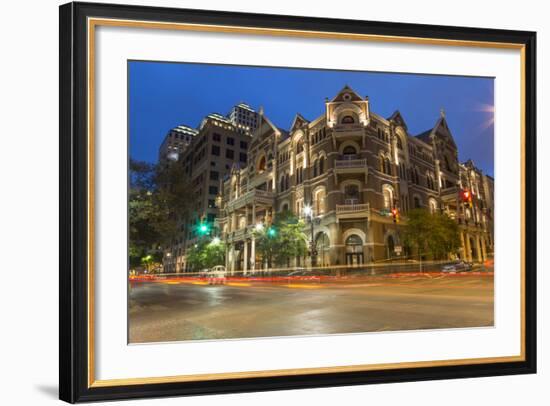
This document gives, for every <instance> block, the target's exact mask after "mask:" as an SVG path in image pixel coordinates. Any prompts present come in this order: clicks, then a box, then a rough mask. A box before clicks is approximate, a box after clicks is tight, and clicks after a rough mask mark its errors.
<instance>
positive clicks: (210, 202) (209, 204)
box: [208, 199, 216, 209]
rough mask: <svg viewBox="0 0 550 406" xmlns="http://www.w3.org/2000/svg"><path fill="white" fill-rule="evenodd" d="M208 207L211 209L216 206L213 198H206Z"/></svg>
mask: <svg viewBox="0 0 550 406" xmlns="http://www.w3.org/2000/svg"><path fill="white" fill-rule="evenodd" d="M208 207H209V208H211V209H215V208H216V201H215V200H214V199H208Z"/></svg>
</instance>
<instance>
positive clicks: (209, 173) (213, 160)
mask: <svg viewBox="0 0 550 406" xmlns="http://www.w3.org/2000/svg"><path fill="white" fill-rule="evenodd" d="M239 106H240V105H239ZM237 107H238V106H236V108H233V109H232V110H231V111H232V112H234V111H238V110H239V109H243V108H244V107H238V108H237ZM247 109H250V108H249V107H247ZM250 111H251V112H253V113H254V111H253V110H252V109H250ZM246 122H249V121H246ZM242 129H243V128H242V127H241V128H239V127H238V125H237V124H236V123H235V122H233V121H232V120H231V119H230V118H229V117H227V116H224V115H221V114H218V113H213V114H209V115H208V116H206V117H204V119H203V120H202V121H201V123H200V126H199V128H198V130H194V131H196V132H197V133H196V135H195V136H193V138H192V142H191V144H190V145H189V146H188V147H187V148H186V149H185V150H184V151H183V152H182V153H181V155H180V156H179V159H178V163H179V164H181V165H182V166H183V168H184V173H185V177H186V178H187V183H189V185H190V187H189V190H188V193H189V194H188V195H187V196H182V198H185V199H189V198H190V196H191V197H192V210H191V212H192V213H193V214H192V215H191V216H190V217H189V218H185V219H180V220H179V221H178V223H179V224H178V227H179V230H180V232H179V235H178V236H177V237H176V238H175V240H174V241H173V244H171V246H170V247H168V248H167V249H166V251H165V257H164V261H163V265H164V272H182V271H184V270H185V268H186V256H185V254H186V251H187V249H188V248H189V247H191V246H192V245H193V244H195V243H196V241H197V238H198V236H197V224H200V223H207V224H209V225H213V223H214V220H215V218H216V216H217V212H218V209H217V208H216V202H215V200H216V196H217V195H218V194H219V193H220V185H221V184H222V182H223V179H224V178H225V177H226V175H227V174H228V173H229V172H230V170H231V168H245V167H246V165H247V151H248V148H249V146H250V141H251V136H250V132H249V131H241V130H242Z"/></svg>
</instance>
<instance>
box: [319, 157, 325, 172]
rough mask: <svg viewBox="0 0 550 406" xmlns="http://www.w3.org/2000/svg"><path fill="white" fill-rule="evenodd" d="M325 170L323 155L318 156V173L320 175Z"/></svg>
mask: <svg viewBox="0 0 550 406" xmlns="http://www.w3.org/2000/svg"><path fill="white" fill-rule="evenodd" d="M324 171H325V157H324V156H322V157H321V158H319V175H322V174H323V172H324Z"/></svg>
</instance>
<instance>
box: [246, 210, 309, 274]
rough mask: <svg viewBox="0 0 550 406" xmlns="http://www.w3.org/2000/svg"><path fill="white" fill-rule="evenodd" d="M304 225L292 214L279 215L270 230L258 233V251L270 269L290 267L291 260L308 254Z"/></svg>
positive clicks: (265, 229)
mask: <svg viewBox="0 0 550 406" xmlns="http://www.w3.org/2000/svg"><path fill="white" fill-rule="evenodd" d="M303 229H304V223H303V221H301V220H299V219H298V218H297V217H296V216H294V215H293V214H292V213H291V212H289V211H287V212H283V213H281V214H279V215H278V216H277V217H276V219H275V222H274V223H273V224H272V225H271V226H270V227H268V228H264V229H262V230H259V231H256V249H257V250H258V251H259V253H260V255H262V258H263V260H264V261H267V264H268V267H270V268H271V267H272V266H273V265H274V264H276V265H278V266H288V265H289V262H290V259H291V258H295V257H299V256H304V255H306V253H307V237H306V235H305V234H304V232H303Z"/></svg>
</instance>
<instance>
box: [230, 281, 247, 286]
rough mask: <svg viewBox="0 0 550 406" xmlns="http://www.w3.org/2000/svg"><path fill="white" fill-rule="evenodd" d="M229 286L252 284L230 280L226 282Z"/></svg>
mask: <svg viewBox="0 0 550 406" xmlns="http://www.w3.org/2000/svg"><path fill="white" fill-rule="evenodd" d="M226 285H227V286H251V284H250V283H243V282H228V283H226Z"/></svg>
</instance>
